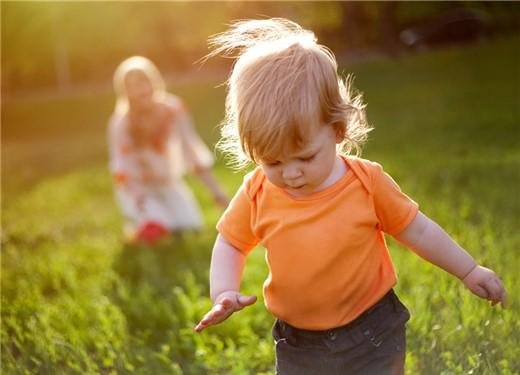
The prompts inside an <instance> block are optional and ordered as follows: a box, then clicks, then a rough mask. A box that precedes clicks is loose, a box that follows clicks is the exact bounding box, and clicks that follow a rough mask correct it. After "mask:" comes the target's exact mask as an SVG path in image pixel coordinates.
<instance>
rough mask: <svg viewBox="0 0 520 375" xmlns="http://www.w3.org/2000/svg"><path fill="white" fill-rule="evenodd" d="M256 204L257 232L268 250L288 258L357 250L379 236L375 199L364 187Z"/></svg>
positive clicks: (255, 224) (355, 251)
mask: <svg viewBox="0 0 520 375" xmlns="http://www.w3.org/2000/svg"><path fill="white" fill-rule="evenodd" d="M257 203H258V204H257V206H256V212H255V215H254V216H253V223H252V224H253V230H254V232H255V234H256V235H257V237H258V238H260V242H261V243H262V245H263V246H264V247H265V248H266V249H267V251H268V252H270V253H272V254H283V255H284V257H288V259H290V258H291V257H293V256H302V255H304V256H306V257H309V258H310V259H312V258H314V257H320V256H322V255H323V254H332V253H342V254H348V253H358V252H362V251H363V249H364V248H365V247H366V246H367V244H370V243H371V242H373V241H376V240H377V237H378V232H379V230H378V219H377V216H376V213H375V209H374V205H373V200H372V197H371V196H370V195H369V194H368V193H367V192H366V190H365V189H363V188H362V187H361V186H352V187H351V188H349V189H346V190H345V191H342V192H340V193H339V194H337V195H335V196H333V197H329V198H328V199H323V200H317V201H310V202H303V203H302V202H298V204H295V205H291V204H283V202H276V201H273V202H267V201H265V202H261V201H260V202H257ZM300 203H301V204H300Z"/></svg>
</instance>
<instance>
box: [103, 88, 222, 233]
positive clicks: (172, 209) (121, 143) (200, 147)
mask: <svg viewBox="0 0 520 375" xmlns="http://www.w3.org/2000/svg"><path fill="white" fill-rule="evenodd" d="M165 101H166V104H167V106H168V107H169V109H171V110H172V112H173V114H174V115H173V117H172V120H171V121H170V122H169V123H168V124H167V132H166V134H167V136H166V138H167V139H165V140H162V141H163V142H162V144H163V146H164V147H154V146H149V147H138V146H136V145H134V143H133V141H132V138H131V137H130V134H129V126H128V116H127V115H125V114H123V115H118V114H114V115H112V118H111V119H110V122H109V152H110V171H111V173H112V175H113V176H114V178H115V196H116V200H117V202H118V204H119V206H120V208H121V211H122V213H123V215H124V217H125V230H129V231H135V230H136V229H137V228H139V227H140V226H141V225H143V224H145V223H147V222H156V223H159V224H161V225H162V226H164V227H166V228H167V229H169V230H173V231H180V230H187V229H198V228H200V227H201V226H202V215H201V213H200V209H199V206H198V204H197V202H196V200H195V197H194V196H193V193H192V192H191V190H190V188H189V187H188V186H187V185H186V183H185V181H184V180H183V176H184V174H185V173H187V172H194V171H197V170H201V169H206V168H210V167H211V166H212V165H213V162H214V158H213V155H212V153H211V152H210V151H209V150H208V147H207V146H206V145H205V144H204V142H203V141H202V140H201V139H200V138H199V136H198V135H197V133H196V132H195V130H194V128H193V124H192V121H191V119H190V116H189V114H188V112H187V110H186V109H185V107H184V106H183V104H182V102H181V100H180V99H179V98H178V97H176V96H174V95H167V97H166V99H165ZM150 174H152V175H154V176H159V177H160V180H161V182H144V181H143V179H144V176H145V175H150Z"/></svg>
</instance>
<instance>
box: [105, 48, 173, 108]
mask: <svg viewBox="0 0 520 375" xmlns="http://www.w3.org/2000/svg"><path fill="white" fill-rule="evenodd" d="M132 71H139V72H141V73H142V74H144V75H145V76H146V77H147V78H148V80H149V81H150V83H151V84H152V87H153V88H154V98H155V99H158V100H160V99H162V97H164V95H165V92H166V87H165V84H164V80H163V78H162V76H161V73H160V72H159V69H157V67H156V66H155V65H154V63H153V62H151V61H150V60H149V59H147V58H146V57H142V56H132V57H129V58H128V59H126V60H124V61H123V62H122V63H121V64H119V66H118V67H117V69H116V71H115V73H114V81H113V82H114V90H115V92H116V95H117V101H116V108H115V113H118V114H123V113H126V112H127V111H128V96H127V93H126V86H125V78H126V76H127V75H128V73H130V72H132Z"/></svg>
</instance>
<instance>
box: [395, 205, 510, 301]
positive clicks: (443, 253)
mask: <svg viewBox="0 0 520 375" xmlns="http://www.w3.org/2000/svg"><path fill="white" fill-rule="evenodd" d="M395 238H396V239H397V240H399V241H400V242H402V243H403V244H405V245H406V246H408V247H410V248H411V249H412V250H414V251H415V252H416V253H417V254H418V255H419V256H421V257H422V258H424V259H426V260H427V261H429V262H431V263H433V264H435V265H437V266H439V267H440V268H442V269H444V270H445V271H447V272H449V273H451V274H452V275H454V276H456V277H458V278H459V279H460V280H462V282H463V283H464V285H465V286H466V287H467V288H468V289H469V290H471V291H472V292H473V293H474V294H476V295H477V296H479V297H481V298H485V299H488V300H490V301H491V304H492V305H496V304H497V303H498V302H500V303H501V305H502V307H505V306H506V303H507V294H506V290H505V288H504V285H503V284H502V281H501V280H500V278H499V277H498V276H497V275H496V274H495V272H493V271H492V270H490V269H488V268H485V267H482V266H480V265H478V264H477V262H476V261H475V260H474V259H473V257H472V256H471V255H469V254H468V253H467V252H466V251H465V250H464V249H463V248H462V247H460V246H459V245H458V244H456V243H455V241H453V240H452V239H451V237H450V236H449V235H448V234H447V233H446V232H445V231H444V230H443V229H442V228H441V227H440V226H439V225H438V224H437V223H435V222H434V221H433V220H431V219H429V218H428V217H427V216H425V215H424V214H423V213H421V212H418V213H417V216H416V217H415V219H414V220H413V221H412V222H411V223H410V224H409V225H408V227H406V229H404V230H403V231H402V232H401V233H399V234H398V235H397V236H395Z"/></svg>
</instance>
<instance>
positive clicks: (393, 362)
mask: <svg viewBox="0 0 520 375" xmlns="http://www.w3.org/2000/svg"><path fill="white" fill-rule="evenodd" d="M409 318H410V314H409V312H408V309H407V308H406V307H405V306H404V305H403V304H402V303H401V301H400V300H399V298H398V297H397V295H396V294H395V293H394V292H393V290H390V291H389V292H388V293H387V294H386V295H385V296H384V297H383V298H381V300H379V301H378V302H377V303H376V304H375V305H374V306H372V307H371V308H369V309H368V310H366V311H365V312H364V313H363V314H361V315H360V316H359V317H358V318H356V319H355V320H354V321H352V322H350V323H348V324H346V325H344V326H342V327H337V328H333V329H329V330H323V331H309V330H304V329H298V328H295V327H292V326H290V325H289V324H287V323H285V322H283V321H281V320H277V321H276V323H275V325H274V326H273V337H274V339H275V344H276V370H277V374H280V375H286V374H302V375H303V374H331V375H333V374H368V375H370V374H378V375H379V374H381V375H383V374H401V373H403V369H404V357H405V349H406V322H407V321H408V319H409Z"/></svg>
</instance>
